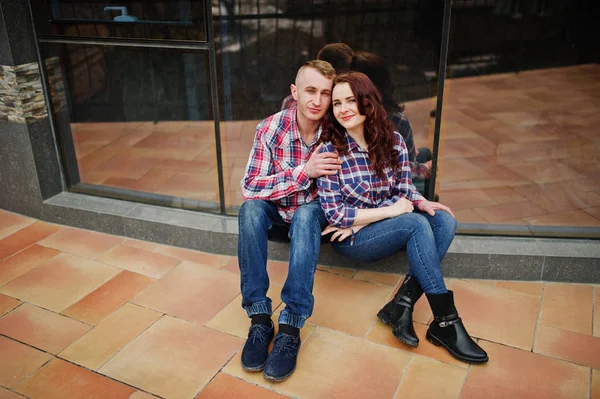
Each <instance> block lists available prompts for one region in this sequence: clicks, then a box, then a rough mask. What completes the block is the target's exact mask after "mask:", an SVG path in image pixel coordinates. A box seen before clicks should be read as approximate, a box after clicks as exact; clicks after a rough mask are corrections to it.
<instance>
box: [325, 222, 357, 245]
mask: <svg viewBox="0 0 600 399" xmlns="http://www.w3.org/2000/svg"><path fill="white" fill-rule="evenodd" d="M365 226H368V224H356V225H353V226H352V227H346V228H341V227H335V226H327V227H326V228H325V230H323V232H322V233H321V235H322V236H325V235H327V234H329V233H331V232H333V234H332V235H331V239H330V240H329V241H331V242H334V241H335V240H336V238H337V240H338V241H339V242H342V241H344V240H345V239H346V238H348V237H350V236H352V234H353V233H354V234H356V233H358V231H359V230H360V229H362V228H363V227H365Z"/></svg>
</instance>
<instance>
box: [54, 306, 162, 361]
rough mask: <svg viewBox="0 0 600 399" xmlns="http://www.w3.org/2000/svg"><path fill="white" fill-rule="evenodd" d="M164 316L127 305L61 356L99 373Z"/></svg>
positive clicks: (60, 354) (73, 344)
mask: <svg viewBox="0 0 600 399" xmlns="http://www.w3.org/2000/svg"><path fill="white" fill-rule="evenodd" d="M161 316H162V313H159V312H155V311H153V310H150V309H146V308H142V307H139V306H136V305H132V304H126V305H125V306H123V307H122V308H121V309H119V310H117V311H116V312H115V313H113V314H112V315H110V316H109V317H108V318H107V319H106V320H104V321H103V322H102V323H100V324H98V325H97V326H96V328H94V329H93V330H91V331H90V332H88V333H87V334H86V335H84V336H83V337H81V338H79V339H78V340H77V341H76V342H74V343H72V344H71V345H70V346H69V347H68V348H67V349H65V350H64V351H62V352H61V353H59V356H60V357H62V358H63V359H66V360H69V361H71V362H73V363H76V364H78V365H80V366H84V367H86V368H88V369H91V370H96V369H98V368H99V367H100V366H101V365H103V364H104V363H105V362H106V361H107V360H108V359H110V358H111V357H112V356H113V355H114V354H116V353H117V352H118V351H120V350H121V349H122V348H123V347H124V346H125V345H127V344H128V343H129V342H130V341H132V340H134V339H135V338H136V337H137V336H138V335H140V334H141V333H142V332H143V331H144V330H145V329H146V328H148V327H149V326H150V325H151V324H152V323H154V322H155V321H156V320H158V319H159V318H160V317H161Z"/></svg>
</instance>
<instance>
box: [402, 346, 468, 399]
mask: <svg viewBox="0 0 600 399" xmlns="http://www.w3.org/2000/svg"><path fill="white" fill-rule="evenodd" d="M432 376H435V378H432ZM466 376H467V370H465V369H464V368H460V367H456V366H452V365H450V364H446V363H441V362H438V361H436V360H432V359H429V358H426V357H423V356H413V358H412V360H411V362H410V364H409V365H408V370H407V371H406V373H405V375H404V378H403V379H402V383H401V384H400V388H398V392H397V393H396V396H394V398H396V399H402V398H419V399H427V398H431V399H438V398H439V399H442V398H448V399H458V396H459V394H460V390H461V388H462V385H463V382H464V381H465V377H466Z"/></svg>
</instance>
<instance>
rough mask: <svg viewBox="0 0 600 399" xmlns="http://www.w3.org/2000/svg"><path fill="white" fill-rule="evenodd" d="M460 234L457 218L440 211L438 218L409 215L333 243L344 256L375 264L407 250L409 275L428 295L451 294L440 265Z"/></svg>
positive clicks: (365, 229) (375, 225)
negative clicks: (453, 241) (456, 236)
mask: <svg viewBox="0 0 600 399" xmlns="http://www.w3.org/2000/svg"><path fill="white" fill-rule="evenodd" d="M455 232H456V219H454V218H453V217H452V215H450V214H449V213H448V212H445V211H440V210H436V211H435V216H429V215H428V214H427V213H423V212H412V213H405V214H403V215H400V216H397V217H395V218H390V219H384V220H381V221H379V222H377V223H372V224H370V225H368V226H367V227H365V228H363V229H362V230H360V231H358V232H357V233H356V235H355V238H354V242H353V243H352V240H351V238H350V237H349V238H346V239H345V240H344V241H342V242H337V241H336V242H335V243H333V247H334V248H335V250H336V251H337V252H339V253H340V254H342V255H343V256H345V257H347V258H349V259H352V260H355V261H358V262H374V261H377V260H380V259H384V258H387V257H388V256H391V255H393V254H395V253H397V252H398V251H400V250H402V249H404V248H406V253H407V255H408V264H409V270H408V275H411V276H413V277H414V278H416V279H417V281H418V282H419V284H420V285H421V288H423V291H424V292H425V293H426V294H443V293H445V292H447V290H446V286H445V284H444V278H443V277H442V271H441V268H440V262H441V260H442V259H443V258H444V256H445V255H446V252H447V251H448V247H450V244H451V243H452V239H453V238H454V233H455Z"/></svg>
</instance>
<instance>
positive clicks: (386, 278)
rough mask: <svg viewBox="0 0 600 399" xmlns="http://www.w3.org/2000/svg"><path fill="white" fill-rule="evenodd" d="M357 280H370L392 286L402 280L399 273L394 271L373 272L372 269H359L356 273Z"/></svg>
mask: <svg viewBox="0 0 600 399" xmlns="http://www.w3.org/2000/svg"><path fill="white" fill-rule="evenodd" d="M354 278H355V279H356V280H362V281H368V282H370V283H375V284H382V285H389V286H390V287H395V286H396V284H398V281H399V280H400V275H399V274H393V273H379V272H373V271H370V270H359V271H358V272H356V274H355V275H354Z"/></svg>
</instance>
